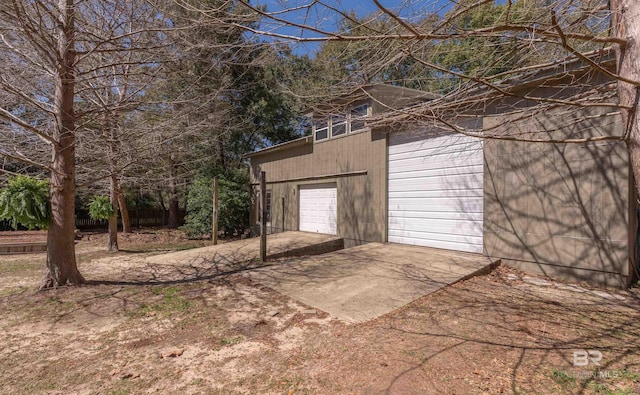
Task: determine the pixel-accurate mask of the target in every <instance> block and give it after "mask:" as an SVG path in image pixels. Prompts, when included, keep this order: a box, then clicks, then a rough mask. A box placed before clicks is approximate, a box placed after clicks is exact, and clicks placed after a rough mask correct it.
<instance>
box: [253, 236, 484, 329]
mask: <svg viewBox="0 0 640 395" xmlns="http://www.w3.org/2000/svg"><path fill="white" fill-rule="evenodd" d="M491 264H492V261H491V260H490V259H489V258H487V257H484V256H482V255H476V254H468V253H461V252H454V251H445V250H439V249H433V248H426V247H415V246H406V245H400V244H381V243H370V244H366V245H362V246H359V247H354V248H349V249H346V250H341V251H336V252H332V253H328V254H323V255H319V256H313V257H306V258H299V259H291V260H287V261H286V262H283V263H282V264H278V265H273V266H269V267H264V268H260V269H256V270H253V271H251V272H247V273H246V275H247V276H250V277H251V278H253V279H254V280H257V281H258V282H260V283H261V284H263V285H266V286H269V287H271V288H273V289H276V290H278V291H280V292H282V293H284V294H286V295H288V296H290V297H292V298H294V299H297V300H299V301H301V302H303V303H305V304H307V305H309V306H312V307H314V308H318V309H321V310H324V311H326V312H327V313H329V314H331V315H332V316H334V317H337V318H339V319H341V320H343V321H346V322H350V323H358V322H364V321H367V320H370V319H372V318H375V317H378V316H381V315H383V314H386V313H388V312H391V311H393V310H395V309H398V308H400V307H402V306H404V305H406V304H408V303H410V302H412V301H414V300H416V299H418V298H420V297H422V296H424V295H427V294H429V293H431V292H434V291H436V290H438V289H440V288H442V287H445V286H447V285H449V284H453V283H455V282H457V281H460V280H462V279H466V278H468V277H471V276H473V275H477V274H481V273H486V272H488V271H489V270H490V267H491Z"/></svg>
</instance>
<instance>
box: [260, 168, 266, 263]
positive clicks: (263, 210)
mask: <svg viewBox="0 0 640 395" xmlns="http://www.w3.org/2000/svg"><path fill="white" fill-rule="evenodd" d="M260 260H261V261H262V262H265V261H266V260H267V174H266V173H265V172H264V171H261V172H260Z"/></svg>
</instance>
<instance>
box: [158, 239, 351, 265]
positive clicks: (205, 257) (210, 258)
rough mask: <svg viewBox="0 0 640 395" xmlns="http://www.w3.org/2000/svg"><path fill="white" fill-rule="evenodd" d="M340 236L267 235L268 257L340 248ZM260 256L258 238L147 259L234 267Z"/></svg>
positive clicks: (174, 263) (321, 251)
mask: <svg viewBox="0 0 640 395" xmlns="http://www.w3.org/2000/svg"><path fill="white" fill-rule="evenodd" d="M343 247H344V242H343V240H342V239H341V238H339V237H336V236H330V235H322V234H318V233H307V232H283V233H275V234H272V235H269V236H267V256H268V257H269V258H270V259H274V258H281V257H286V256H300V255H313V254H321V253H326V252H330V251H335V250H338V249H342V248H343ZM259 256H260V238H250V239H243V240H238V241H232V242H225V243H221V244H218V245H215V246H208V247H201V248H194V249H190V250H184V251H178V252H172V253H169V254H162V255H156V256H152V257H149V258H147V261H148V262H149V263H153V264H170V265H181V264H182V265H196V266H199V265H206V264H211V263H215V264H216V265H225V264H228V265H231V266H236V265H238V264H241V263H245V262H248V261H253V260H256V259H258V258H259Z"/></svg>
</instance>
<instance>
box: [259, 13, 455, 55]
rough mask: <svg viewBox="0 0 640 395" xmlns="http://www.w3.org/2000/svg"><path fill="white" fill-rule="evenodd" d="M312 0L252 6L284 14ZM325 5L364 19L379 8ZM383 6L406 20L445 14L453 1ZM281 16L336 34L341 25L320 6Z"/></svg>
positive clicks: (305, 49) (298, 48)
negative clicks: (351, 12)
mask: <svg viewBox="0 0 640 395" xmlns="http://www.w3.org/2000/svg"><path fill="white" fill-rule="evenodd" d="M312 1H313V0H257V1H253V2H252V3H253V4H256V3H257V4H260V5H266V6H267V11H269V12H282V11H284V10H287V9H292V8H296V7H300V6H302V5H306V4H310V3H312ZM323 3H324V4H327V5H328V6H329V7H335V8H337V9H339V10H341V11H355V12H356V13H357V15H358V16H361V17H362V16H365V15H369V14H372V13H374V12H377V11H379V9H378V7H377V6H376V5H375V3H374V2H373V1H372V0H363V1H342V0H324V1H323ZM380 3H381V4H382V5H383V6H384V7H385V8H387V9H389V10H391V11H393V12H394V13H396V14H398V15H400V16H401V17H403V18H407V19H419V18H423V17H425V16H426V15H428V14H431V13H434V12H435V13H439V14H443V13H444V12H445V11H446V9H448V8H449V7H451V6H452V4H453V1H451V0H404V1H402V0H380ZM279 17H281V18H283V19H286V20H287V21H291V22H294V23H299V24H305V25H311V26H318V27H320V28H321V29H323V30H327V31H335V30H336V29H337V26H338V25H337V23H338V22H339V14H338V13H336V12H335V11H333V10H331V9H329V8H328V7H325V6H323V5H320V4H315V5H314V6H313V7H311V8H306V9H301V10H296V11H288V12H284V13H282V14H279ZM262 29H263V30H268V31H271V32H274V33H278V34H286V35H291V36H298V37H299V36H302V37H318V36H319V35H318V34H317V33H314V32H311V31H308V30H306V31H302V30H301V29H300V28H296V27H291V26H282V25H277V24H274V23H269V22H264V23H263V25H262ZM317 47H318V44H313V43H302V44H298V45H294V51H295V52H296V53H298V54H305V53H307V54H310V55H313V51H314V50H315V49H316V48H317Z"/></svg>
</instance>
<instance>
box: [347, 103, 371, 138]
mask: <svg viewBox="0 0 640 395" xmlns="http://www.w3.org/2000/svg"><path fill="white" fill-rule="evenodd" d="M368 113H369V106H368V105H367V104H363V105H361V106H357V107H354V108H352V109H351V131H352V132H354V131H356V130H361V129H364V128H366V127H367V124H366V122H365V121H364V119H363V118H365V117H366V116H367V115H368Z"/></svg>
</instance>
